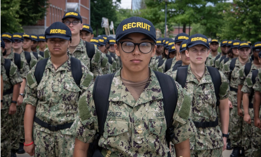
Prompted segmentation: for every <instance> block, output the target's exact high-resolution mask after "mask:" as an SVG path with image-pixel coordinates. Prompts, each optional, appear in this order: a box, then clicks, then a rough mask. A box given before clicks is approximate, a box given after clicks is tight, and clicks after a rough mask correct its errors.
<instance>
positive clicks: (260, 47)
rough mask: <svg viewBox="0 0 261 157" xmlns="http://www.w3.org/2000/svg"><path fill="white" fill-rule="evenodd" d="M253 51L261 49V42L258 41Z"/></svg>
mask: <svg viewBox="0 0 261 157" xmlns="http://www.w3.org/2000/svg"><path fill="white" fill-rule="evenodd" d="M252 49H253V50H255V49H261V42H260V41H258V42H255V44H254V45H253V48H252Z"/></svg>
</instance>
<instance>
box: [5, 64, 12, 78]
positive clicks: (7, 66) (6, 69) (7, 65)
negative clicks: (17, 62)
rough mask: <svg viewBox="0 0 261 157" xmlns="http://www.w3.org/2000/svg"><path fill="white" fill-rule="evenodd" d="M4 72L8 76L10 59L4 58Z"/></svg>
mask: <svg viewBox="0 0 261 157" xmlns="http://www.w3.org/2000/svg"><path fill="white" fill-rule="evenodd" d="M4 67H5V72H6V75H7V77H8V78H10V68H11V60H10V59H5V64H4Z"/></svg>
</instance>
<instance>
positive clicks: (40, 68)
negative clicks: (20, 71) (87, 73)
mask: <svg viewBox="0 0 261 157" xmlns="http://www.w3.org/2000/svg"><path fill="white" fill-rule="evenodd" d="M47 61H48V58H45V59H43V60H40V61H39V62H38V63H37V64H36V67H35V72H34V76H35V79H36V81H37V84H39V83H40V82H41V80H42V77H43V73H44V71H45V66H46V64H47ZM71 70H72V76H73V79H74V81H75V83H76V84H77V85H78V86H80V83H81V78H82V65H81V61H80V60H78V59H76V58H73V57H71Z"/></svg>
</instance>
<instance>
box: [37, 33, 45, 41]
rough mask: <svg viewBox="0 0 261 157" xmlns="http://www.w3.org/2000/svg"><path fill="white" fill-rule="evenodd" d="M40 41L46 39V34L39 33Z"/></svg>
mask: <svg viewBox="0 0 261 157" xmlns="http://www.w3.org/2000/svg"><path fill="white" fill-rule="evenodd" d="M38 41H46V40H45V36H44V34H40V35H38Z"/></svg>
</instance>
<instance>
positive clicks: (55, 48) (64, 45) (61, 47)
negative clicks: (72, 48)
mask: <svg viewBox="0 0 261 157" xmlns="http://www.w3.org/2000/svg"><path fill="white" fill-rule="evenodd" d="M69 45H70V41H69V40H65V39H60V38H50V39H47V47H48V49H49V51H50V54H51V56H55V57H61V56H64V55H67V50H68V48H69Z"/></svg>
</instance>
